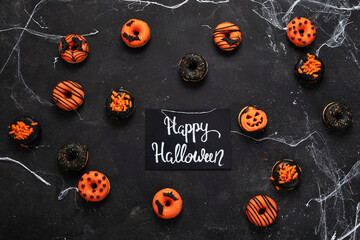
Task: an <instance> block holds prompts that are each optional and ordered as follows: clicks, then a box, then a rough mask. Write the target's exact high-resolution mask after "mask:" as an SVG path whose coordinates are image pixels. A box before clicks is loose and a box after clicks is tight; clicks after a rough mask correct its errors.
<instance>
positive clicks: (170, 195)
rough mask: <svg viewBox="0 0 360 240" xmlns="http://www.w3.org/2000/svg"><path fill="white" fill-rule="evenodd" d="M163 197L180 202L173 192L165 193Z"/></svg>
mask: <svg viewBox="0 0 360 240" xmlns="http://www.w3.org/2000/svg"><path fill="white" fill-rule="evenodd" d="M163 195H164V197H169V198H171V199H172V200H174V201H176V200H179V199H178V198H177V197H175V196H174V194H173V193H172V192H168V193H163Z"/></svg>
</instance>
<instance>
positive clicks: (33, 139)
mask: <svg viewBox="0 0 360 240" xmlns="http://www.w3.org/2000/svg"><path fill="white" fill-rule="evenodd" d="M19 121H21V122H23V123H25V124H26V125H30V126H31V123H35V122H37V123H38V124H37V125H35V126H31V127H32V128H33V130H34V132H32V133H31V134H30V135H29V136H28V137H27V138H26V139H24V140H19V139H15V135H13V134H11V135H10V134H9V136H10V139H11V140H12V141H13V142H15V143H17V144H19V145H21V146H22V147H34V146H35V145H36V144H38V143H39V141H40V137H41V126H40V123H39V122H38V121H37V120H36V119H35V118H33V117H19V118H17V119H15V120H14V121H12V122H11V124H10V125H9V127H10V128H9V132H11V131H12V129H11V125H13V124H14V125H16V124H17V122H19Z"/></svg>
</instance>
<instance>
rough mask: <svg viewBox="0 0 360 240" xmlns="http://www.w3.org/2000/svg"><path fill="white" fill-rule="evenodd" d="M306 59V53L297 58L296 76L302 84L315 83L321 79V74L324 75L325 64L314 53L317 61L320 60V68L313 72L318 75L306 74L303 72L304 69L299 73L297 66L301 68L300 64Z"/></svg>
mask: <svg viewBox="0 0 360 240" xmlns="http://www.w3.org/2000/svg"><path fill="white" fill-rule="evenodd" d="M307 59H308V55H305V56H303V57H300V58H299V59H298V61H297V63H296V64H295V74H296V76H297V77H298V79H299V80H300V82H301V83H303V84H315V83H319V82H321V80H322V79H323V76H324V69H325V66H324V62H323V61H322V60H321V59H320V58H318V57H317V56H316V55H315V60H318V61H319V62H321V70H320V71H318V72H316V73H314V74H317V75H318V77H316V78H315V77H314V76H312V75H308V74H306V72H304V71H303V73H299V71H298V70H299V68H301V66H303V65H304V64H305V63H306V62H307ZM301 70H302V69H301Z"/></svg>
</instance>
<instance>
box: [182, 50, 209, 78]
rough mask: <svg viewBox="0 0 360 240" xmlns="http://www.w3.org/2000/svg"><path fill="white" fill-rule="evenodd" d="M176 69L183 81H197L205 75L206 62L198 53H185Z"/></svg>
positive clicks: (206, 70)
mask: <svg viewBox="0 0 360 240" xmlns="http://www.w3.org/2000/svg"><path fill="white" fill-rule="evenodd" d="M178 69H179V73H180V75H181V77H182V79H184V80H185V81H190V82H198V81H200V80H202V79H203V78H204V77H205V76H206V74H207V72H208V63H207V62H206V60H205V58H204V57H203V56H201V55H199V54H196V53H187V54H185V56H184V57H182V58H181V60H180V62H179V65H178Z"/></svg>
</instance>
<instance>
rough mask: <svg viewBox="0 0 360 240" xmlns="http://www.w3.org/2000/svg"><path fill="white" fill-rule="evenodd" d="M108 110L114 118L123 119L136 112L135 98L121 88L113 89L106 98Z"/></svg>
mask: <svg viewBox="0 0 360 240" xmlns="http://www.w3.org/2000/svg"><path fill="white" fill-rule="evenodd" d="M105 104H106V112H107V113H108V114H109V115H110V116H111V117H113V118H115V119H118V120H123V119H126V118H128V117H130V115H131V114H132V113H133V112H134V110H135V99H134V97H133V96H132V95H131V93H130V92H128V91H126V90H124V89H119V90H118V91H112V92H111V94H110V95H109V97H108V98H106V103H105Z"/></svg>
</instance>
